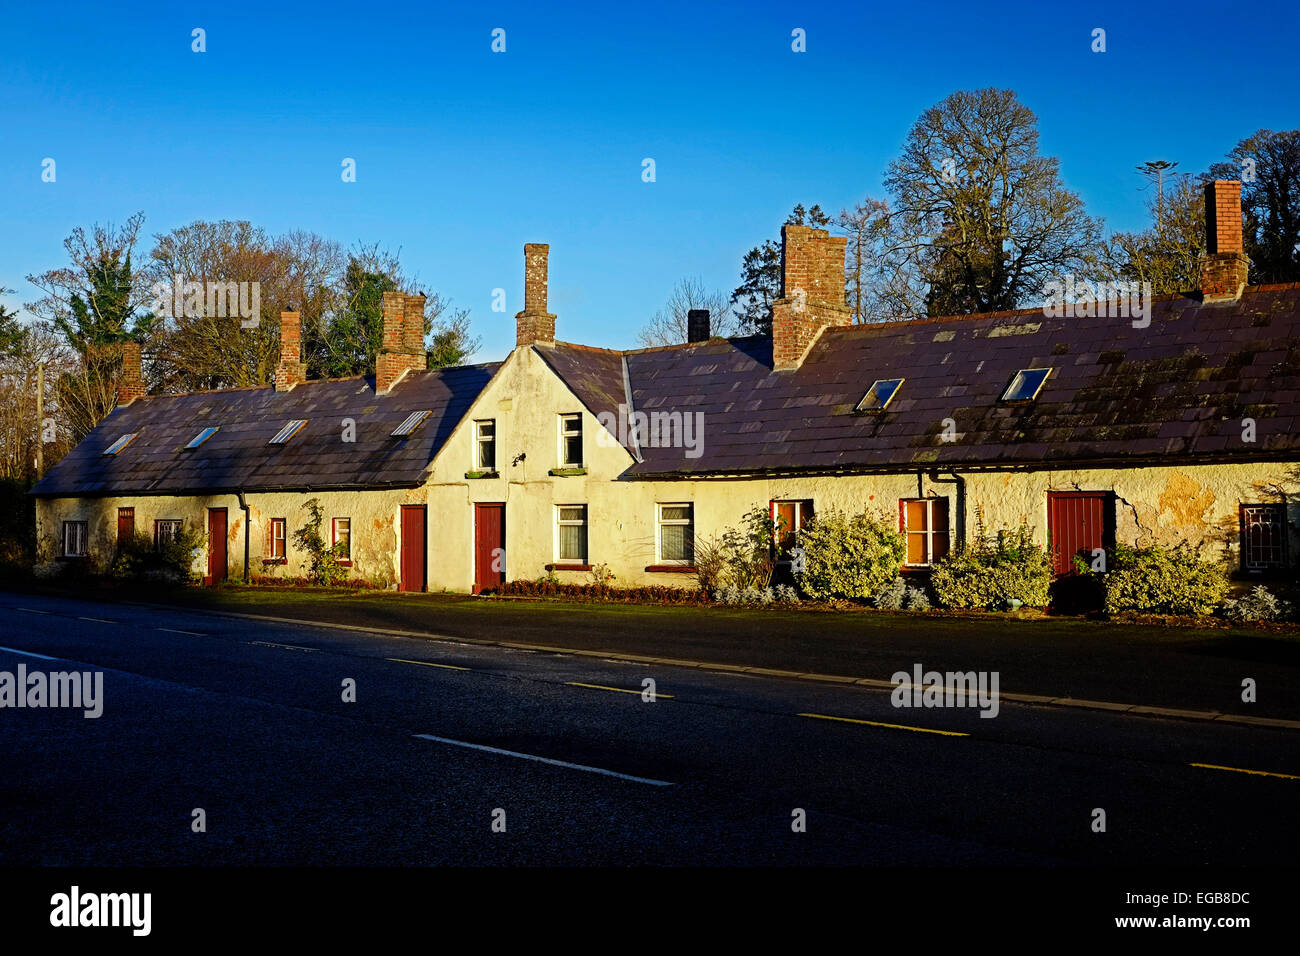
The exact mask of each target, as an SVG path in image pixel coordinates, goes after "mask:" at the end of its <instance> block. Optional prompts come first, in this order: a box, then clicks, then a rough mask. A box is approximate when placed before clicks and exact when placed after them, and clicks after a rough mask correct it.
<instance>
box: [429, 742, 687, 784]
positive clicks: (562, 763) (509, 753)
mask: <svg viewBox="0 0 1300 956" xmlns="http://www.w3.org/2000/svg"><path fill="white" fill-rule="evenodd" d="M413 736H415V737H418V738H420V739H421V740H432V741H434V742H436V743H440V744H451V745H452V746H453V747H468V748H469V749H470V750H482V751H483V752H485V753H490V754H500V755H501V756H503V757H519V758H520V759H521V760H533V761H536V762H537V763H547V764H550V765H551V766H553V767H567V768H568V769H569V770H582V771H584V772H586V773H598V774H601V775H602V776H605V777H617V778H618V779H619V780H631V781H632V782H633V783H646V784H649V785H650V786H652V787H671V786H672V783H670V782H669V781H667V780H651V779H650V778H649V777H633V776H632V775H631V774H626V773H616V772H614V771H613V770H602V769H601V768H600V767H588V766H586V765H585V764H580V763H569V762H568V761H567V760H552V759H551V758H550V757H538V756H536V755H534V754H521V753H517V752H516V751H513V750H501V749H500V748H498V747H486V746H484V745H483V744H471V743H466V742H465V741H463V740H452V739H451V738H449V737H435V736H434V735H433V734H414V735H413Z"/></svg>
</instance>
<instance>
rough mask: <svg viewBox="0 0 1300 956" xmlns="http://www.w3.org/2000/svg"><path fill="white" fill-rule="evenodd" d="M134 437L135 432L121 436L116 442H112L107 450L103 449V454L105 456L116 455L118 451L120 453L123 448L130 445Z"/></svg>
mask: <svg viewBox="0 0 1300 956" xmlns="http://www.w3.org/2000/svg"><path fill="white" fill-rule="evenodd" d="M135 436H136V432H131V433H130V434H129V435H123V436H122V437H121V438H119V439H118V440H117V441H115V442H113V444H111V445H109V446H108V447H107V448H105V449H104V454H105V455H116V454H117V453H118V452H119V451H121V450H122V449H123V448H125V447H126V446H127V445H129V444H131V442H132V441H133V440H134V439H135Z"/></svg>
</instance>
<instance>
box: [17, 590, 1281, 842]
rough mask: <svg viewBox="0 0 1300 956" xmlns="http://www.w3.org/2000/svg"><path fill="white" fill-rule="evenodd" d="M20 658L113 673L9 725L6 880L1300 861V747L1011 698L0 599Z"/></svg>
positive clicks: (1259, 733)
mask: <svg viewBox="0 0 1300 956" xmlns="http://www.w3.org/2000/svg"><path fill="white" fill-rule="evenodd" d="M563 637H564V635H563V634H557V635H555V636H554V642H555V643H562V642H563ZM503 639H509V638H508V636H506V635H503ZM32 655H44V657H40V656H32ZM47 658H54V660H49V659H47ZM20 663H21V664H24V665H25V666H26V667H27V668H28V670H29V671H33V670H44V671H66V670H89V669H93V670H102V671H103V672H104V702H103V715H102V716H101V717H99V718H98V719H86V718H85V717H83V716H82V713H81V711H73V710H55V709H29V708H24V709H11V708H4V709H0V767H3V773H2V774H0V864H2V865H30V864H39V865H102V864H121V865H146V866H148V865H157V864H185V865H199V866H203V865H224V864H308V865H331V864H344V865H358V864H397V865H401V864H420V865H427V864H469V865H475V864H479V865H493V864H553V863H560V864H588V863H598V864H660V863H671V864H692V863H699V864H850V865H882V866H890V865H954V866H965V865H1049V866H1050V865H1071V864H1162V865H1178V864H1204V863H1212V864H1218V865H1244V866H1257V865H1267V864H1279V863H1281V864H1289V865H1291V864H1294V861H1295V859H1296V855H1297V849H1298V848H1300V836H1298V835H1297V829H1296V828H1295V826H1294V814H1295V805H1296V800H1297V797H1298V796H1300V779H1291V777H1300V748H1297V746H1296V744H1297V742H1298V741H1300V733H1298V732H1296V731H1287V730H1277V729H1270V728H1260V727H1244V726H1232V725H1223V724H1217V723H1216V724H1210V723H1205V722H1194V721H1186V722H1183V721H1178V720H1171V719H1160V718H1151V717H1145V716H1135V715H1119V714H1112V713H1106V712H1100V711H1087V710H1075V709H1072V708H1050V707H1038V706H1030V705H1023V704H1012V703H1008V702H1003V703H1002V705H1001V708H1000V711H999V713H998V716H997V717H996V718H995V719H983V718H980V717H979V716H978V711H976V710H974V709H955V708H945V709H899V708H895V707H893V706H892V705H891V702H890V696H889V694H887V693H884V692H880V691H874V690H870V689H866V688H863V687H849V686H840V685H835V684H826V683H821V684H818V683H811V682H803V681H794V680H782V679H775V678H764V677H761V676H754V675H742V674H726V673H712V672H705V671H699V670H690V669H682V668H673V667H671V666H660V667H655V666H648V665H644V664H629V663H626V662H622V663H621V662H618V661H616V660H609V661H605V660H600V659H597V658H590V657H578V656H571V655H562V654H543V653H536V652H527V651H521V650H519V651H516V650H510V649H504V648H496V647H483V646H476V645H468V644H457V643H455V642H454V641H445V642H444V641H430V640H422V639H401V638H393V637H386V636H379V635H367V634H361V633H357V632H355V631H340V630H333V629H331V628H329V627H306V626H296V625H278V624H263V623H257V622H250V621H247V620H239V619H234V618H229V617H221V616H215V615H209V614H204V613H201V612H195V611H186V610H181V609H175V610H172V609H151V608H143V607H136V606H130V605H123V604H106V603H95V602H80V601H74V600H68V599H57V598H47V597H34V596H27V595H0V671H9V672H14V671H16V669H17V667H18V665H19V664H20ZM646 678H652V679H653V680H654V681H655V682H656V690H657V691H658V694H659V697H658V699H657V700H655V701H654V702H652V703H651V702H646V701H644V700H643V699H642V696H641V693H640V692H641V690H642V687H643V684H642V682H643V680H644V679H646ZM349 679H350V680H352V681H355V686H356V700H355V702H346V701H344V700H343V696H344V695H343V686H344V682H345V681H346V680H349ZM583 685H587V686H583ZM627 691H633V692H632V693H629V692H627ZM807 715H820V716H807ZM828 718H842V719H828ZM852 721H867V722H868V723H855V722H852ZM882 725H895V726H882ZM932 731H946V732H947V733H934V732H932ZM487 748H491V749H487ZM1198 763H1199V764H1207V765H1211V766H1210V767H1198V766H1193V764H1198ZM1213 767H1228V768H1237V769H1235V770H1228V769H1213ZM1241 770H1253V771H1265V772H1268V773H1273V774H1282V775H1291V777H1287V776H1265V775H1259V774H1251V773H1243V772H1239V771H1241ZM195 808H202V809H203V810H204V812H205V814H206V824H207V827H206V832H203V833H195V832H192V829H191V820H192V812H193V810H194V809H195ZM1097 808H1100V809H1102V810H1104V811H1105V814H1106V829H1105V832H1101V833H1098V832H1094V830H1093V821H1094V819H1095V814H1094V811H1095V809H1097ZM797 809H798V810H802V811H804V813H805V815H806V831H805V832H795V831H794V829H793V828H792V819H793V814H794V812H795V811H796V810H797ZM497 810H501V811H504V822H505V831H504V832H494V830H493V821H494V811H497ZM495 817H496V819H497V820H498V821H499V820H500V818H501V814H496V815H495Z"/></svg>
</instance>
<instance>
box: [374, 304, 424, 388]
mask: <svg viewBox="0 0 1300 956" xmlns="http://www.w3.org/2000/svg"><path fill="white" fill-rule="evenodd" d="M383 300H384V340H383V345H382V346H381V347H380V349H379V354H378V355H376V356H375V392H376V393H378V394H380V395H384V394H386V393H387V392H388V391H389V390H390V389H392V387H393V386H394V385H396V384H397V382H398V380H399V379H400V378H401V377H402V376H403V375H405V374H406V373H407V372H409V371H412V370H416V369H424V368H428V365H429V360H428V357H427V355H426V354H425V351H424V302H425V298H424V296H423V295H406V294H405V293H402V292H385V293H384V295H383Z"/></svg>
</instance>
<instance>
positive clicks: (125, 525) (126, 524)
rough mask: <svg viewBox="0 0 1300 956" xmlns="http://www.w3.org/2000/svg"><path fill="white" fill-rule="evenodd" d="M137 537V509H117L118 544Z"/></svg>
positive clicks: (120, 545)
mask: <svg viewBox="0 0 1300 956" xmlns="http://www.w3.org/2000/svg"><path fill="white" fill-rule="evenodd" d="M134 537H135V509H134V508H118V509H117V546H118V548H121V547H122V545H124V544H127V543H129V542H130V541H131V539H132V538H134Z"/></svg>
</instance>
